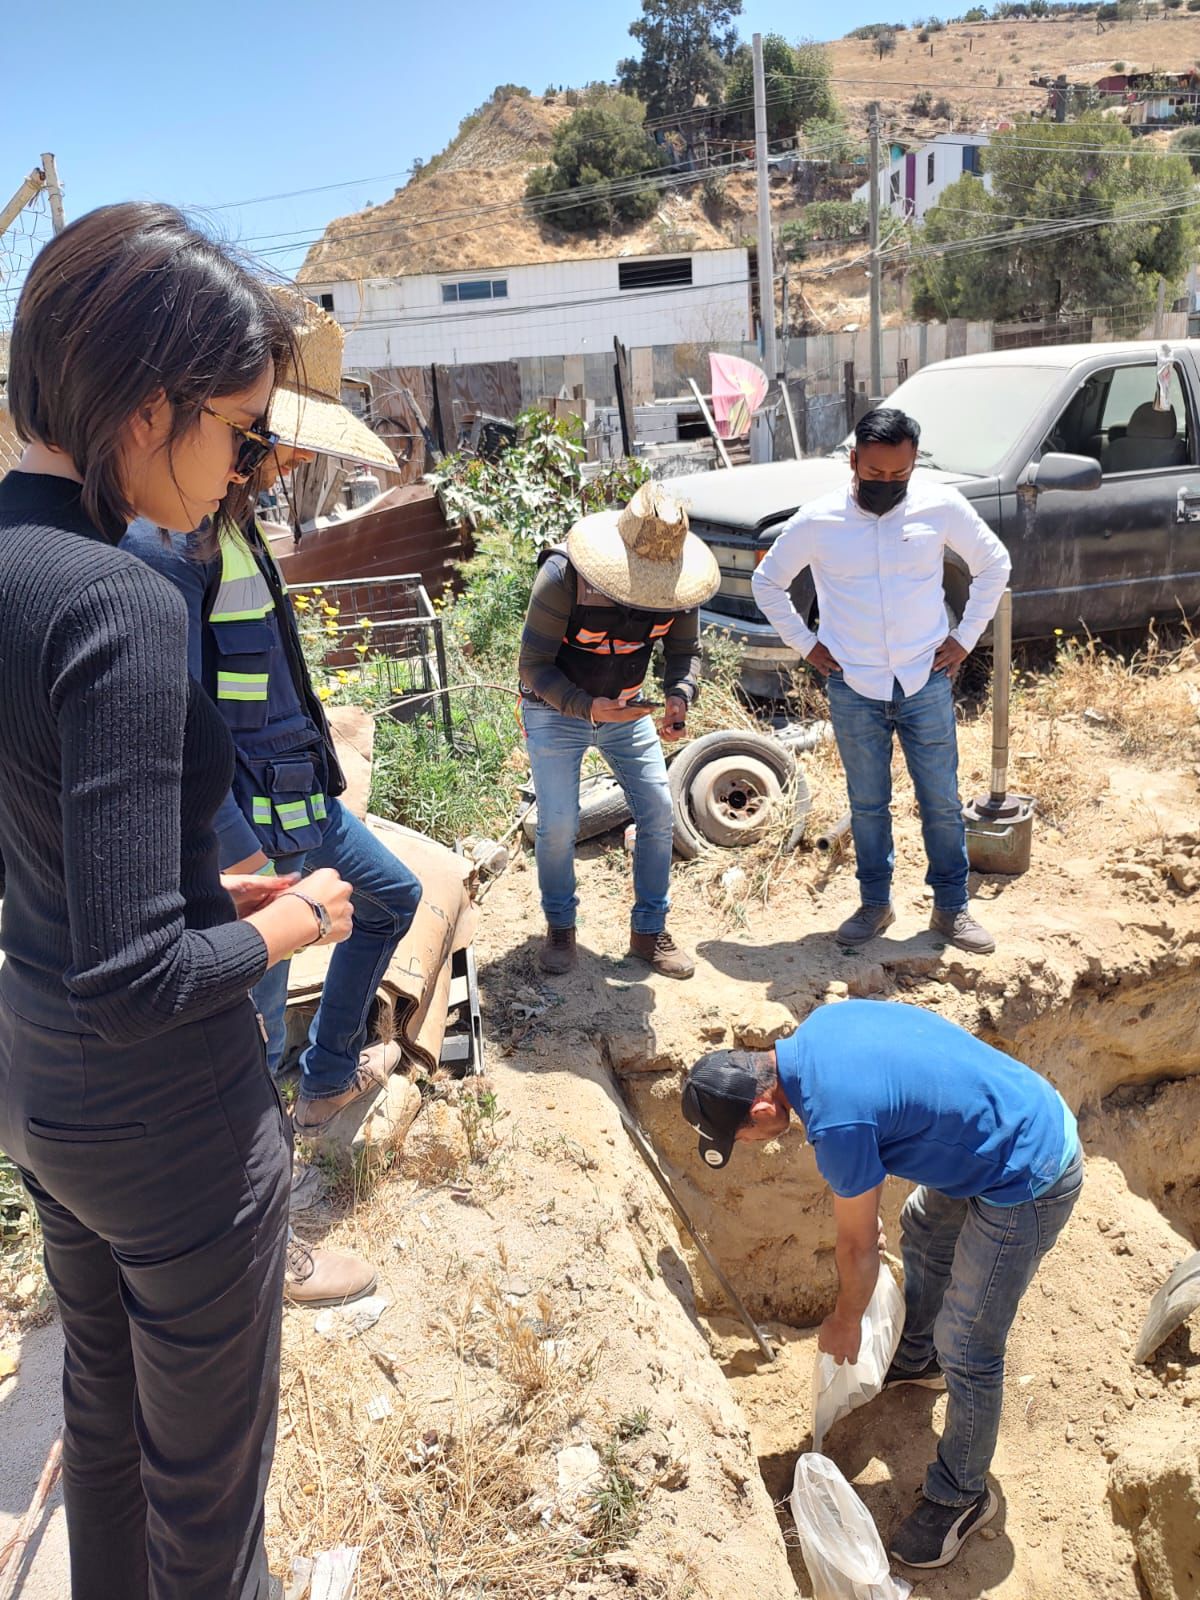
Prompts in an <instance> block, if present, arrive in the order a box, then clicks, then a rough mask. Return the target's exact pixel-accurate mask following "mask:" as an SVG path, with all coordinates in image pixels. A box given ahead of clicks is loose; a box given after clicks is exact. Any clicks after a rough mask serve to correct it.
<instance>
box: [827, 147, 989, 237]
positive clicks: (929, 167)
mask: <svg viewBox="0 0 1200 1600" xmlns="http://www.w3.org/2000/svg"><path fill="white" fill-rule="evenodd" d="M987 143H988V136H987V134H986V133H939V134H938V135H937V137H936V138H934V139H932V140H931V141H930V142H929V143H928V144H923V145H921V146H919V148H918V149H916V150H897V148H896V146H894V145H893V146H892V151H891V157H890V160H889V162H888V165H887V166H886V167H881V168H880V169H879V174H878V183H879V205H880V209H881V210H883V209H886V210H888V211H890V212H891V213H892V215H893V216H894V217H900V218H902V219H904V218H907V219H910V220H912V221H913V222H921V221H923V220H924V217H925V213H926V212H927V211H928V210H929V208H930V206H934V205H936V204H937V202H938V199H939V197H940V196H941V194H942V192H943V190H945V189H948V188H949V186H950V185H951V184H952V183H955V182H957V181H958V179H959V178H961V177H962V175H963V173H964V172H973V173H974V174H975V175H976V176H977V177H982V178H983V186H984V188H985V189H990V188H991V186H992V180H991V178H990V177H989V176H988V175H987V174H985V173H984V172H983V163H982V160H981V157H980V152H981V151H983V150H984V149H986V148H987ZM870 195H871V182H870V179H868V180H867V182H866V183H864V184H862V185H861V186H860V187H859V188H858V189H856V190H855V191H854V198H855V199H856V200H868V199H869V198H870Z"/></svg>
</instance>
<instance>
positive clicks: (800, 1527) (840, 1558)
mask: <svg viewBox="0 0 1200 1600" xmlns="http://www.w3.org/2000/svg"><path fill="white" fill-rule="evenodd" d="M880 1276H881V1277H882V1276H883V1274H882V1273H881V1274H880ZM888 1276H889V1277H890V1274H888ZM894 1287H895V1284H894V1283H893V1288H894ZM791 1507H792V1516H793V1517H794V1518H795V1522H796V1532H797V1533H798V1534H799V1535H800V1550H801V1553H802V1555H803V1556H804V1565H805V1566H806V1567H807V1568H808V1575H809V1577H810V1578H811V1579H812V1586H813V1597H814V1600H906V1596H908V1595H910V1594H911V1593H912V1585H911V1584H910V1583H908V1582H907V1581H906V1580H905V1579H904V1578H893V1577H892V1575H891V1573H890V1572H889V1570H888V1559H887V1556H886V1555H885V1554H884V1549H883V1541H882V1539H880V1537H879V1532H878V1530H877V1529H876V1527H875V1524H874V1523H873V1522H872V1520H871V1513H870V1512H869V1511H868V1510H867V1508H866V1506H864V1505H863V1503H862V1501H861V1500H860V1499H859V1498H858V1496H857V1495H856V1494H855V1492H854V1490H853V1489H852V1488H851V1487H850V1485H849V1484H848V1483H847V1482H846V1480H845V1478H843V1477H842V1475H841V1473H840V1472H839V1471H838V1469H837V1468H836V1467H835V1466H834V1464H833V1462H832V1461H830V1460H829V1459H828V1458H827V1457H826V1456H819V1455H815V1454H813V1453H811V1452H810V1453H809V1454H808V1455H803V1456H801V1457H800V1459H799V1461H797V1463H796V1476H795V1478H794V1479H793V1481H792V1494H791Z"/></svg>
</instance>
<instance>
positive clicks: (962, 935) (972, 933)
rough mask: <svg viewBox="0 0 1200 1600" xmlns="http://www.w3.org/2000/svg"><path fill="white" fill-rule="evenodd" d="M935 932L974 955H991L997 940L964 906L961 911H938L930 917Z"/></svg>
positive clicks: (948, 942) (931, 927) (947, 941)
mask: <svg viewBox="0 0 1200 1600" xmlns="http://www.w3.org/2000/svg"><path fill="white" fill-rule="evenodd" d="M929 927H930V930H931V931H932V932H933V933H938V934H941V936H942V938H943V939H945V941H946V943H947V944H952V945H954V946H956V947H957V948H958V949H959V950H969V951H970V952H971V954H972V955H976V956H990V955H991V953H992V951H993V950H994V949H995V948H996V941H995V939H993V938H992V936H991V934H990V933H989V932H988V931H987V929H986V928H984V927H981V926H980V924H979V923H978V922H976V921H975V918H974V917H973V916H972V915H971V913H970V912H969V911H968V910H967V908H966V906H963V908H962V910H961V911H937V910H935V911H934V913H933V915H932V916H931V917H930V919H929Z"/></svg>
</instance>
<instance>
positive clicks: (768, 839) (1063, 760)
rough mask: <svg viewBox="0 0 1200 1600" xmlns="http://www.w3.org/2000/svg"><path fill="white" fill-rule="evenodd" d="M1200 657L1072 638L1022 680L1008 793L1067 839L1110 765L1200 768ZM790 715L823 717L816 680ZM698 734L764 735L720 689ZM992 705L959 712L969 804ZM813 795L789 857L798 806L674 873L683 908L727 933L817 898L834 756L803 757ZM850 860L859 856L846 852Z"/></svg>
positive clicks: (823, 877)
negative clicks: (735, 844)
mask: <svg viewBox="0 0 1200 1600" xmlns="http://www.w3.org/2000/svg"><path fill="white" fill-rule="evenodd" d="M1198 658H1200V646H1198V645H1197V643H1196V642H1194V641H1192V640H1191V639H1190V638H1189V639H1188V640H1187V642H1186V643H1185V644H1183V645H1182V646H1180V647H1176V646H1167V645H1164V644H1163V643H1162V642H1161V641H1160V640H1159V639H1158V637H1157V636H1156V635H1155V633H1154V632H1153V630H1152V631H1151V632H1150V634H1149V636H1148V638H1147V641H1146V643H1145V645H1144V646H1143V647H1142V648H1141V649H1140V650H1138V651H1137V652H1136V653H1135V654H1134V655H1132V656H1130V657H1124V656H1121V655H1119V654H1117V653H1116V652H1114V651H1113V650H1110V649H1109V648H1107V647H1106V646H1104V645H1102V644H1101V643H1099V642H1098V641H1097V640H1095V639H1091V638H1086V637H1085V638H1083V639H1064V640H1063V641H1062V642H1061V643H1060V644H1059V646H1058V650H1057V658H1056V660H1055V662H1054V664H1053V666H1052V667H1051V668H1050V669H1049V670H1048V671H1044V672H1032V671H1028V672H1024V673H1021V674H1014V677H1013V690H1012V700H1011V706H1010V715H1009V760H1010V765H1009V787H1010V789H1011V790H1012V791H1013V792H1014V793H1021V794H1031V795H1033V796H1034V797H1035V799H1036V801H1037V809H1038V815H1039V816H1040V817H1042V818H1043V819H1045V820H1046V821H1047V822H1049V823H1051V824H1053V825H1054V826H1055V827H1056V828H1058V829H1059V831H1060V832H1062V833H1064V834H1071V833H1073V832H1077V831H1083V830H1086V829H1088V828H1090V827H1091V826H1092V825H1093V824H1094V818H1095V814H1096V806H1097V804H1098V803H1099V802H1100V801H1101V800H1102V798H1103V795H1104V792H1105V789H1106V787H1107V775H1108V774H1107V769H1108V766H1109V764H1110V763H1111V760H1112V759H1113V758H1116V759H1121V760H1125V761H1133V762H1136V763H1137V764H1139V765H1142V766H1146V767H1151V768H1161V767H1170V766H1173V765H1176V766H1178V765H1184V764H1188V763H1191V762H1195V761H1197V760H1200V720H1198V719H1200V689H1198V688H1197V686H1196V684H1195V681H1194V674H1193V675H1191V676H1189V673H1188V669H1189V668H1190V667H1194V666H1195V665H1196V662H1197V659H1198ZM792 703H793V706H794V708H795V713H796V715H797V716H799V717H805V718H817V719H820V718H823V717H824V716H825V715H826V714H827V708H826V705H825V700H824V696H823V694H822V692H821V690H820V689H819V688H818V687H816V686H815V685H814V683H813V681H812V678H811V674H809V673H807V672H804V671H803V670H801V671H799V672H798V673H797V674H796V678H795V684H794V694H793V702H792ZM693 724H694V728H695V732H696V733H702V732H709V731H710V730H711V729H714V728H718V727H747V728H753V727H755V726H758V725H757V724H755V722H754V720H753V718H752V717H751V716H750V714H749V713H748V711H747V710H746V708H745V706H744V705H743V704H742V703H741V701H740V700H739V699H738V697H737V695H736V693H735V692H734V691H733V690H732V689H731V688H730V687H729V686H728V684H727V682H726V683H723V682H722V681H721V680H720V679H718V682H717V683H716V684H715V685H714V686H713V687H712V688H711V689H710V688H709V687H708V686H707V685H706V688H705V693H704V695H703V697H702V698H701V701H700V704H699V706H698V707H697V711H696V713H695V715H694V718H693V719H692V722H690V723H689V726H691V725H693ZM991 744H992V705H991V698H990V696H989V697H988V698H987V699H986V700H985V701H984V702H983V703H981V704H964V705H963V706H962V707H961V708H960V723H959V774H960V787H961V790H962V793H963V797H964V799H966V798H970V797H971V796H973V795H975V794H977V793H986V791H987V789H988V786H989V780H990V774H991ZM798 762H799V765H800V767H801V769H802V770H803V773H804V776H805V778H806V780H807V782H808V786H809V789H810V791H811V795H812V809H811V811H810V813H809V819H808V826H807V829H806V834H805V838H804V840H803V841H802V842H801V844H800V846H799V847H798V848H796V849H794V850H788V849H787V843H788V839H789V836H790V834H791V831H792V824H791V817H792V802H791V798H790V797H786V798H785V801H784V803H783V805H782V806H781V808H780V814H779V816H778V818H777V819H776V820H775V821H774V822H773V823H772V825H771V827H770V828H769V829H768V830H767V832H766V835H765V836H764V837H763V838H762V839H761V840H760V841H759V843H758V844H756V845H753V846H747V847H745V848H743V849H740V850H738V851H736V852H733V851H727V850H719V849H715V848H714V849H710V850H707V851H705V852H704V853H703V854H702V855H701V856H700V857H699V858H698V859H697V860H695V861H693V862H689V863H686V864H684V865H678V866H677V867H676V882H677V885H678V888H677V899H678V900H679V901H680V903H683V902H684V901H690V902H691V904H692V905H693V906H701V907H703V908H704V911H705V913H706V914H711V915H713V916H715V917H716V919H717V921H718V922H719V923H720V925H721V926H722V927H723V928H726V929H727V928H731V927H737V926H740V925H744V924H745V923H746V922H747V919H748V916H749V913H750V910H751V909H752V908H754V907H761V906H766V905H769V904H770V903H771V902H772V901H773V900H778V899H781V898H782V899H787V898H788V897H789V896H791V895H793V894H794V893H795V892H796V890H797V889H800V890H801V891H804V890H808V891H810V892H812V893H813V894H819V893H820V892H821V891H822V890H823V889H824V887H825V884H826V883H827V882H828V880H829V877H830V875H831V874H832V872H833V870H834V869H835V867H836V865H837V863H838V860H839V853H838V852H837V851H835V852H834V854H833V855H832V856H823V855H820V854H818V853H817V852H816V851H815V850H814V849H813V840H814V839H815V838H816V836H817V835H818V834H819V833H820V832H821V830H822V829H823V828H824V827H826V826H827V825H828V824H830V823H832V822H833V821H835V820H836V818H838V817H839V816H841V815H842V814H843V812H844V811H845V810H846V805H847V800H846V782H845V775H844V773H843V771H842V764H841V760H840V758H839V756H838V753H837V747H836V745H834V744H833V743H828V744H822V745H819V746H818V747H817V748H816V749H815V750H812V751H808V752H805V753H803V754H802V755H800V756H799V757H798ZM893 776H894V781H895V793H896V810H897V814H898V815H903V814H906V813H912V814H913V815H914V816H915V805H914V801H913V795H912V785H911V782H910V780H909V777H908V774H907V772H906V770H905V768H904V763H903V758H902V757H901V756H900V754H899V752H897V753H896V755H895V757H894V763H893ZM842 849H843V850H849V849H852V846H851V845H850V844H849V841H848V840H847V841H845V843H844V844H843V846H842ZM731 867H736V868H739V869H740V870H741V872H742V873H743V874H744V878H743V879H742V880H741V881H739V882H738V883H737V884H736V887H734V888H732V889H731V888H730V887H728V886H727V885H726V884H725V883H724V882H723V879H724V876H725V874H726V873H727V872H728V871H729V869H730V868H731Z"/></svg>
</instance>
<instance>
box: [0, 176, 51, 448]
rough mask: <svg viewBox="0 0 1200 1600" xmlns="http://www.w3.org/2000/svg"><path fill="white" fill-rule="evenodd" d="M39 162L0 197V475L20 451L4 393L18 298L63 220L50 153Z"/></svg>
mask: <svg viewBox="0 0 1200 1600" xmlns="http://www.w3.org/2000/svg"><path fill="white" fill-rule="evenodd" d="M42 162H43V165H42V166H40V167H34V169H33V171H32V172H31V173H30V174H29V176H28V177H27V178H26V179H25V181H24V182H23V183H22V184H21V185H20V186H19V188H17V189H16V190H15V191H14V193H13V195H12V197H11V199H9V200H8V202H7V203H6V204H5V203H3V202H0V476H3V474H4V473H6V472H9V471H11V469H12V468H13V467H15V466H16V464H17V461H18V460H19V458H20V455H21V441H20V440H19V439H18V438H17V436H16V434H15V433H14V431H13V426H12V419H11V417H10V416H9V414H8V403H7V398H6V397H7V391H8V350H9V343H10V339H11V335H12V327H13V322H14V320H15V318H16V315H17V301H18V300H19V299H20V297H21V289H22V287H23V285H24V283H25V277H26V274H27V273H28V271H29V269H30V267H31V266H32V265H33V262H34V258H35V257H36V256H37V254H38V251H39V250H40V249H41V248H42V246H43V245H44V244H46V243H47V242H48V241H49V240H50V239H52V238H53V237H54V234H55V233H56V232H57V231H58V228H59V227H61V225H62V224H61V216H62V201H61V196H60V193H59V190H58V179H57V176H56V174H55V172H54V167H53V157H52V156H51V157H47V156H43V157H42ZM0 193H3V191H2V190H0ZM56 224H57V225H56Z"/></svg>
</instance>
